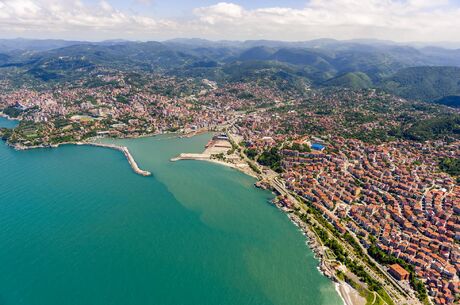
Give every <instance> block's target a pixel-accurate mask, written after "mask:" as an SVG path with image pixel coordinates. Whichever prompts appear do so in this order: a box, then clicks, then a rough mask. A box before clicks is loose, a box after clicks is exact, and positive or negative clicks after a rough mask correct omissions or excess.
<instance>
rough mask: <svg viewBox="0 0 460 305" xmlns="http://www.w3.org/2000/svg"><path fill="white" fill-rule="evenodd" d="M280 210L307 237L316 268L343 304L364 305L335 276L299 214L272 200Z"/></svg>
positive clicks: (313, 235)
mask: <svg viewBox="0 0 460 305" xmlns="http://www.w3.org/2000/svg"><path fill="white" fill-rule="evenodd" d="M256 186H257V187H259V188H263V189H270V186H269V185H266V184H265V183H261V182H260V181H259V182H257V183H256ZM272 202H273V204H275V205H276V206H277V207H278V208H279V209H280V210H282V211H283V212H285V213H286V214H287V216H288V217H289V219H290V220H291V221H292V223H294V225H295V226H296V227H297V228H299V230H300V231H301V232H302V235H304V236H306V237H307V244H308V246H309V248H310V249H311V250H312V252H313V253H314V255H315V258H316V259H317V260H318V261H319V266H318V270H319V271H320V272H321V273H322V274H323V275H324V276H326V277H327V278H329V279H331V280H332V281H333V282H334V284H335V287H336V290H337V292H338V293H339V295H340V297H341V298H342V300H343V302H344V304H345V305H365V304H366V300H365V299H364V298H363V297H362V296H360V295H359V293H358V291H357V290H355V289H354V288H352V287H351V286H350V285H348V284H347V283H346V282H344V281H341V280H339V279H338V278H337V277H336V273H335V270H334V268H333V267H332V266H331V265H330V262H328V261H327V257H326V253H325V251H324V247H323V245H322V244H321V241H320V240H319V238H318V237H317V236H316V234H315V233H314V232H313V231H312V230H311V229H310V227H309V226H308V225H307V224H306V223H305V222H303V221H302V220H301V219H300V217H299V216H297V215H296V214H295V213H293V210H292V209H290V208H288V207H286V206H284V205H282V204H280V201H278V200H276V199H275V200H273V201H272Z"/></svg>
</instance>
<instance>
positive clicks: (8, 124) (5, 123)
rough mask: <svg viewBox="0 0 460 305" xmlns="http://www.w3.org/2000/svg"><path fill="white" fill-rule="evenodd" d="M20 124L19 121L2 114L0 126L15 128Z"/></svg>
mask: <svg viewBox="0 0 460 305" xmlns="http://www.w3.org/2000/svg"><path fill="white" fill-rule="evenodd" d="M18 124H19V121H17V120H8V119H7V118H4V117H2V116H0V127H4V128H14V127H16V126H18Z"/></svg>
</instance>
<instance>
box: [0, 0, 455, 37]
mask: <svg viewBox="0 0 460 305" xmlns="http://www.w3.org/2000/svg"><path fill="white" fill-rule="evenodd" d="M459 29H460V0H278V1H276V0H246V1H244V0H228V1H227V2H219V1H213V0H183V1H177V0H0V38H16V37H23V38H41V39H44V38H58V39H68V40H92V41H97V40H108V39H128V40H142V41H146V40H166V39H171V38H205V39H211V40H253V39H270V40H285V41H305V40H311V39H318V38H334V39H340V40H347V39H383V40H393V41H398V42H413V41H420V42H441V41H442V42H460V30H459Z"/></svg>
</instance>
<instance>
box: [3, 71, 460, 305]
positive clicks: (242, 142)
mask: <svg viewBox="0 0 460 305" xmlns="http://www.w3.org/2000/svg"><path fill="white" fill-rule="evenodd" d="M93 77H94V79H95V80H96V81H97V84H95V85H94V86H88V83H87V81H88V80H82V81H81V82H80V83H76V84H75V83H73V84H59V85H58V86H57V87H54V88H45V89H40V90H36V89H32V88H20V89H14V90H11V89H9V90H6V89H2V92H1V93H2V94H1V95H0V110H2V113H3V115H7V116H9V117H10V118H17V119H19V120H20V124H19V126H18V127H16V128H15V129H12V130H7V129H3V130H1V134H2V137H3V139H5V140H6V141H7V143H8V144H9V145H11V146H13V147H15V148H17V149H27V148H34V147H49V146H57V145H60V144H62V143H75V142H81V141H88V142H91V140H92V139H94V138H96V137H117V138H123V137H140V136H148V135H155V134H162V133H173V132H176V133H180V134H184V135H188V136H191V135H195V134H197V133H201V132H209V131H211V132H221V133H223V135H221V138H217V139H216V140H219V141H221V142H219V143H218V144H215V146H216V147H219V149H218V150H214V151H213V150H212V149H208V151H209V153H207V154H206V155H204V156H205V157H206V158H207V159H219V160H218V161H219V162H224V163H225V162H227V163H233V164H234V165H235V167H236V168H237V167H240V168H243V166H242V163H244V162H247V164H248V166H246V167H244V168H245V170H246V171H248V168H250V169H252V172H253V174H254V176H257V177H259V178H261V179H262V180H263V179H265V178H267V177H270V179H272V182H273V181H275V179H276V181H278V182H279V183H280V186H279V187H281V188H282V189H283V191H282V192H285V193H284V194H283V193H282V192H281V191H278V193H279V195H280V196H279V198H278V199H279V203H280V204H281V205H282V206H283V207H284V208H285V209H286V210H287V211H288V212H289V213H293V215H294V214H297V216H299V217H300V218H299V219H304V220H305V219H307V218H305V217H307V216H305V215H306V214H305V213H303V212H302V211H301V210H300V209H299V204H305V206H306V207H309V208H307V209H306V210H310V211H315V212H314V214H313V215H315V217H317V216H318V215H319V216H320V217H321V218H315V219H316V220H315V223H316V224H317V227H316V229H314V230H316V231H314V232H316V233H315V234H316V235H317V236H319V240H321V236H323V239H322V242H323V243H324V244H326V245H327V242H330V240H331V239H328V238H324V236H326V235H327V234H328V233H327V232H329V233H331V234H332V235H334V234H336V235H337V237H335V238H339V237H340V236H341V237H340V239H341V240H340V241H339V242H341V243H343V245H342V247H344V249H348V248H347V247H349V248H350V249H351V250H350V251H355V252H356V254H357V255H359V254H362V253H366V255H367V256H366V257H367V258H366V259H365V260H363V261H360V260H359V259H358V258H356V259H355V260H351V259H350V258H349V257H346V258H345V257H341V256H342V252H343V251H344V250H343V248H338V247H335V246H329V247H330V248H331V251H332V252H333V253H332V254H331V253H330V254H331V255H332V256H333V257H335V259H334V260H335V261H337V262H338V264H337V265H335V266H336V267H337V268H335V269H334V272H335V273H336V274H334V277H339V278H340V276H339V275H340V274H343V273H344V269H343V267H344V268H345V269H349V271H351V273H347V272H345V275H346V276H347V278H349V280H350V282H353V280H352V279H350V277H352V275H351V274H355V275H356V276H357V277H356V278H355V280H354V281H355V282H360V283H361V286H362V287H365V289H366V290H368V291H377V293H379V295H381V296H380V297H381V298H382V299H384V302H385V303H387V304H389V302H391V300H393V302H394V304H399V303H396V302H395V299H397V297H398V295H401V296H403V297H402V299H404V302H406V303H407V304H412V303H413V302H418V300H420V301H421V302H425V303H426V302H429V300H431V301H432V302H434V303H435V304H454V303H456V302H458V301H459V298H460V286H459V285H460V281H459V274H460V246H459V241H460V217H459V215H460V184H459V177H458V176H459V174H458V169H455V168H454V169H452V167H449V166H444V167H443V166H442V165H443V164H451V163H452V162H457V165H458V160H459V158H460V141H459V132H458V121H459V119H458V115H459V114H458V111H456V110H453V109H451V108H448V107H444V106H436V105H432V104H427V103H423V102H414V101H407V100H404V99H402V98H399V97H395V96H392V95H389V94H386V93H383V92H380V91H377V90H375V89H368V90H347V89H341V90H333V89H326V90H306V91H305V92H302V93H300V92H298V91H296V90H279V88H276V87H269V86H263V85H259V84H257V83H255V82H247V83H227V84H217V83H216V82H213V81H210V80H207V79H200V80H197V79H191V78H179V77H167V76H154V75H151V76H149V75H147V76H143V77H142V78H141V79H139V77H140V76H139V75H133V74H129V73H122V72H110V73H105V74H100V75H93ZM93 82H95V81H93ZM7 87H8V84H3V86H2V88H7ZM439 117H442V118H443V120H442V122H440V120H439V119H438V118H439ZM451 121H452V122H456V124H457V125H455V124H451V125H449V122H451ZM439 124H446V125H447V127H446V126H444V125H443V126H439ZM452 126H453V127H452ZM455 126H457V127H455ZM227 135H228V136H227ZM216 151H217V153H216ZM227 151H228V153H227ZM193 157H196V156H188V155H183V156H182V158H183V159H187V158H193ZM199 157H200V158H203V155H199ZM446 167H447V169H446ZM267 187H269V188H273V189H274V190H275V191H276V187H273V186H270V185H268V186H267ZM294 201H295V202H297V203H294ZM322 221H325V223H323V225H321V223H322ZM307 222H308V223H310V224H311V222H312V220H308V221H307ZM329 225H330V227H329ZM326 231H327V232H326ZM324 234H326V235H324ZM334 240H335V239H334ZM347 240H348V242H347ZM358 263H360V264H361V265H359V264H358ZM364 264H366V268H370V269H369V271H368V272H369V273H370V274H375V275H373V276H371V279H368V278H367V275H364V274H365V273H366V271H362V270H361V269H360V268H363V267H365V266H364ZM367 265H369V266H367ZM376 265H377V266H379V267H376ZM357 266H360V267H357ZM360 270H361V271H360ZM380 281H381V282H382V283H380ZM388 282H389V283H388ZM385 283H386V284H385ZM374 284H375V285H374ZM377 284H378V285H377ZM380 284H382V285H383V286H382V285H380ZM385 285H386V286H385ZM375 286H378V287H377V288H376V287H375ZM382 287H383V288H382ZM382 291H384V292H382ZM385 295H386V296H385ZM386 297H389V301H388V299H386ZM402 299H397V300H402ZM401 304H404V303H401ZM413 304H416V303H413Z"/></svg>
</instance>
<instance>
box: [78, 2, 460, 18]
mask: <svg viewBox="0 0 460 305" xmlns="http://www.w3.org/2000/svg"><path fill="white" fill-rule="evenodd" d="M458 1H460V0H458ZM84 2H86V3H91V2H92V3H94V2H97V1H90V0H86V1H84ZM109 2H110V3H111V4H113V5H114V6H116V7H119V8H123V9H133V10H136V11H143V12H146V13H148V14H151V15H154V16H157V17H178V16H187V15H190V14H191V12H192V11H193V9H194V8H197V7H205V6H210V5H213V4H216V3H218V2H220V1H213V0H190V1H184V0H182V1H178V0H170V1H164V0H151V1H149V0H145V1H142V0H137V1H136V0H111V1H109ZM222 2H223V1H222ZM227 2H231V3H234V4H238V5H241V6H243V7H244V8H246V9H257V8H263V7H277V6H279V7H290V8H298V9H301V8H303V7H305V5H306V3H307V2H308V1H306V0H283V1H279V0H250V1H247V0H246V1H242V0H235V1H227Z"/></svg>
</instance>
